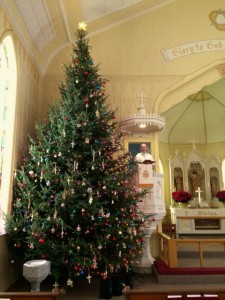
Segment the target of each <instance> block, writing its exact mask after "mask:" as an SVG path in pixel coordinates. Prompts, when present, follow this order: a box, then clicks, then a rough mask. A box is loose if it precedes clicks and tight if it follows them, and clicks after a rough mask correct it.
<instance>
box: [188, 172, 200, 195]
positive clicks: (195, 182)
mask: <svg viewBox="0 0 225 300" xmlns="http://www.w3.org/2000/svg"><path fill="white" fill-rule="evenodd" d="M202 172H203V171H201V170H198V171H197V170H195V169H193V170H192V171H191V172H190V173H189V178H190V182H191V191H192V194H194V193H195V192H196V190H197V189H198V187H201V178H202V177H203V174H202Z"/></svg>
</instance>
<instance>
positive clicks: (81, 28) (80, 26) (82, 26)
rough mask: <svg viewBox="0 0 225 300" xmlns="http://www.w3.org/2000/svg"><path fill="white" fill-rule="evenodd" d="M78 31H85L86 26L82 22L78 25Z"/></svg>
mask: <svg viewBox="0 0 225 300" xmlns="http://www.w3.org/2000/svg"><path fill="white" fill-rule="evenodd" d="M79 29H80V30H84V31H85V30H87V24H86V23H84V22H81V23H79Z"/></svg>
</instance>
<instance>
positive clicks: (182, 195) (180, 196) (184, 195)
mask: <svg viewBox="0 0 225 300" xmlns="http://www.w3.org/2000/svg"><path fill="white" fill-rule="evenodd" d="M172 198H173V199H174V200H175V201H176V202H180V203H187V202H188V201H190V200H191V198H192V195H191V194H190V193H189V192H185V191H178V192H173V193H172Z"/></svg>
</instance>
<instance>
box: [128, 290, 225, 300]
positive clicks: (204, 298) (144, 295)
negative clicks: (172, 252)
mask: <svg viewBox="0 0 225 300" xmlns="http://www.w3.org/2000/svg"><path fill="white" fill-rule="evenodd" d="M124 296H125V299H126V300H179V299H181V300H225V289H224V292H223V291H218V292H217V291H207V292H202V291H201V292H198V291H197V292H185V291H180V292H179V291H175V290H174V291H173V290H169V289H168V290H165V289H163V290H160V291H151V290H129V291H125V292H124Z"/></svg>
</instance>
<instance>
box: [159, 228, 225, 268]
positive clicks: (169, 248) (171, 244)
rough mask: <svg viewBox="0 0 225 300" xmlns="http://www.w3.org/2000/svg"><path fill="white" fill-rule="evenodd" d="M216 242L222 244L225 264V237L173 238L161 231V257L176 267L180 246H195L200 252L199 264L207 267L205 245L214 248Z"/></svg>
mask: <svg viewBox="0 0 225 300" xmlns="http://www.w3.org/2000/svg"><path fill="white" fill-rule="evenodd" d="M215 244H216V245H220V246H222V249H223V254H224V264H225V239H214V238H213V239H206V238H204V239H202V238H201V239H197V238H195V239H191V238H185V239H173V238H170V237H169V236H168V235H167V234H165V233H162V232H159V258H160V259H161V260H162V261H164V262H165V263H166V264H167V265H168V266H169V267H170V268H176V267H178V251H179V248H181V247H180V246H182V248H183V249H185V248H189V247H190V246H193V247H194V248H195V249H196V250H197V251H198V253H199V255H198V256H196V259H198V263H199V266H200V267H205V264H204V262H205V259H204V252H205V250H204V246H205V245H208V246H211V247H212V248H213V246H214V245H215ZM196 265H197V263H196ZM190 267H191V266H190Z"/></svg>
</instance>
